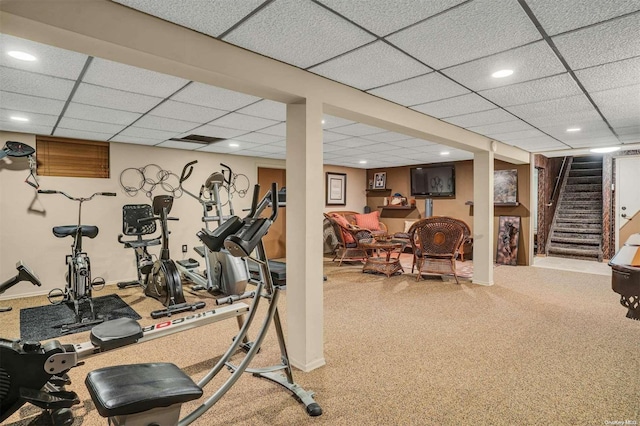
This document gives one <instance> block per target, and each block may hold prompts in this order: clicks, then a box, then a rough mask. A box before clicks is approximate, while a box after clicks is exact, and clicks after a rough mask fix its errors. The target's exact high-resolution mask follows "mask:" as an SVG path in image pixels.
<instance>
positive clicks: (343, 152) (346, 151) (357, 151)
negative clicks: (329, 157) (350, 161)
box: [334, 148, 362, 160]
mask: <svg viewBox="0 0 640 426" xmlns="http://www.w3.org/2000/svg"><path fill="white" fill-rule="evenodd" d="M334 153H335V154H339V155H340V156H341V157H351V156H355V155H361V154H362V149H361V148H343V149H340V150H338V151H334ZM343 160H346V158H343Z"/></svg>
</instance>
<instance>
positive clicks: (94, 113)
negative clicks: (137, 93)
mask: <svg viewBox="0 0 640 426" xmlns="http://www.w3.org/2000/svg"><path fill="white" fill-rule="evenodd" d="M64 116H65V117H70V118H78V119H81V120H90V121H100V122H102V123H113V124H123V125H129V124H131V123H133V122H134V121H135V120H137V119H138V118H139V117H140V116H141V114H139V113H135V112H129V111H120V110H117V109H110V108H102V107H98V106H93V105H83V104H78V103H76V102H70V103H69V105H68V106H67V110H66V111H65V113H64Z"/></svg>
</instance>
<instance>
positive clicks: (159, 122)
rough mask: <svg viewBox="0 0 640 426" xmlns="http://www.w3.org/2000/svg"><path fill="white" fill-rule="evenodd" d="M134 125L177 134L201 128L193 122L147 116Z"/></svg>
mask: <svg viewBox="0 0 640 426" xmlns="http://www.w3.org/2000/svg"><path fill="white" fill-rule="evenodd" d="M133 125H134V126H135V127H142V128H145V129H157V130H164V131H168V132H175V133H183V132H188V131H190V130H192V129H194V128H196V127H198V126H199V124H198V123H193V122H191V121H182V120H174V119H172V118H166V117H156V116H153V115H145V116H143V117H142V118H140V120H138V121H136V122H135V123H134V124H133Z"/></svg>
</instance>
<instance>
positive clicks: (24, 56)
mask: <svg viewBox="0 0 640 426" xmlns="http://www.w3.org/2000/svg"><path fill="white" fill-rule="evenodd" d="M7 55H9V56H11V57H12V58H16V59H20V60H21V61H35V60H36V57H35V56H33V55H30V54H28V53H27V52H21V51H19V50H10V51H9V52H7Z"/></svg>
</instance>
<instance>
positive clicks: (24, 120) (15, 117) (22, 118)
mask: <svg viewBox="0 0 640 426" xmlns="http://www.w3.org/2000/svg"><path fill="white" fill-rule="evenodd" d="M9 118H10V119H12V120H13V121H22V122H27V121H29V119H28V118H27V117H18V116H17V115H12V116H11V117H9Z"/></svg>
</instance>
